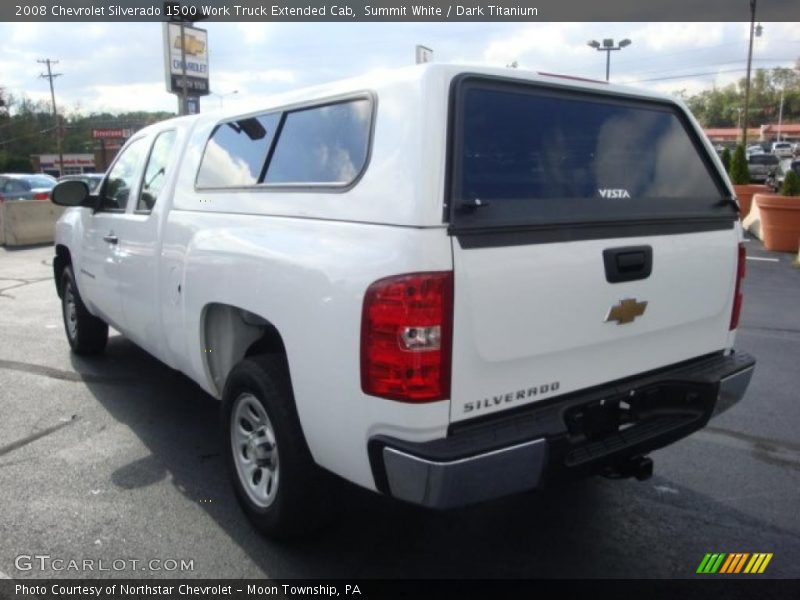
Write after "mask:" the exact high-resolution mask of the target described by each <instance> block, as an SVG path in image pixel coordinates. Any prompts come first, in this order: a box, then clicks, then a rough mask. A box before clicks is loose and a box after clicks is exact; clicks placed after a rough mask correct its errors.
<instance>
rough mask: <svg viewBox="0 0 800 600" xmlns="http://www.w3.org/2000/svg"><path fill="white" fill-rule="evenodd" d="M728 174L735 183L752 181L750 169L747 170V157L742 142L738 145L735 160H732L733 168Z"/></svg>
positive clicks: (745, 183)
mask: <svg viewBox="0 0 800 600" xmlns="http://www.w3.org/2000/svg"><path fill="white" fill-rule="evenodd" d="M728 174H729V175H730V176H731V183H733V184H734V185H747V184H748V183H750V171H748V170H747V158H746V157H745V154H744V146H742V145H741V144H739V145H738V146H736V152H734V153H733V160H731V170H730V172H729V173H728Z"/></svg>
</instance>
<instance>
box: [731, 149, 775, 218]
mask: <svg viewBox="0 0 800 600" xmlns="http://www.w3.org/2000/svg"><path fill="white" fill-rule="evenodd" d="M728 175H729V176H730V178H731V183H732V184H733V189H734V191H735V192H736V197H737V198H738V199H739V208H740V213H739V218H740V219H744V218H745V217H746V216H747V213H749V212H750V206H751V205H752V202H753V194H757V193H759V192H763V191H765V190H766V189H767V188H766V186H764V185H756V184H751V183H750V171H748V170H747V157H746V156H745V153H744V146H742V145H741V144H739V145H738V146H736V151H735V152H734V153H733V158H732V159H731V166H730V170H729V171H728Z"/></svg>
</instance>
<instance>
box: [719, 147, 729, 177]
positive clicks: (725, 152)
mask: <svg viewBox="0 0 800 600" xmlns="http://www.w3.org/2000/svg"><path fill="white" fill-rule="evenodd" d="M720 159H722V166H723V167H725V172H727V173H729V172H730V170H731V151H730V148H725V149H724V150H723V151H722V155H721V156H720Z"/></svg>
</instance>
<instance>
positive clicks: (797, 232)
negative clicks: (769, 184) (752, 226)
mask: <svg viewBox="0 0 800 600" xmlns="http://www.w3.org/2000/svg"><path fill="white" fill-rule="evenodd" d="M753 200H754V201H755V203H756V205H757V206H758V211H759V212H760V213H761V234H762V236H763V238H762V239H763V240H764V247H765V248H766V249H767V250H773V251H775V252H797V248H798V246H799V245H800V196H779V195H777V194H756V195H755V197H754V198H753Z"/></svg>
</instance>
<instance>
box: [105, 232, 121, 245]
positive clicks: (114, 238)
mask: <svg viewBox="0 0 800 600" xmlns="http://www.w3.org/2000/svg"><path fill="white" fill-rule="evenodd" d="M103 241H104V242H108V243H109V244H116V243H118V242H119V238H118V237H117V236H115V235H114V232H113V231H112V232H111V233H109V234H108V235H104V236H103Z"/></svg>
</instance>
